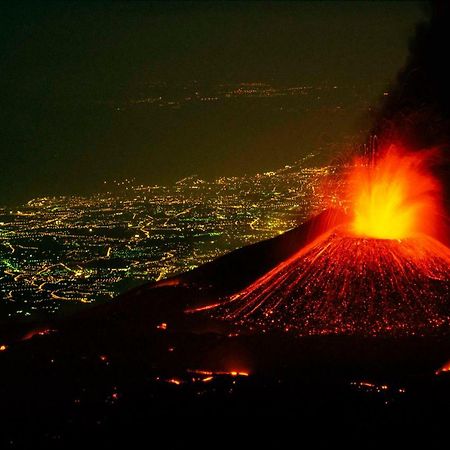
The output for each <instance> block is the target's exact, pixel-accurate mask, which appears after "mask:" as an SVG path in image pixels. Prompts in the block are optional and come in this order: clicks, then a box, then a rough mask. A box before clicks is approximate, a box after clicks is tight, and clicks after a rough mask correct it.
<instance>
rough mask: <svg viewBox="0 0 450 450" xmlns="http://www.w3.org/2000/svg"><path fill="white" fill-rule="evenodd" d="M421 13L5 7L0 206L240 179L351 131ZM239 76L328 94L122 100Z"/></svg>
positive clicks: (265, 7)
mask: <svg viewBox="0 0 450 450" xmlns="http://www.w3.org/2000/svg"><path fill="white" fill-rule="evenodd" d="M424 17H425V12H424V8H423V6H422V5H420V4H418V3H409V2H398V3H396V2H361V3H359V2H348V3H340V2H316V3H300V2H299V3H295V2H288V3H282V2H277V3H260V2H252V3H238V2H230V3H227V2H220V3H214V2H212V3H196V4H195V3H194V4H190V3H187V2H182V3H169V2H162V3H145V2H136V3H134V2H80V3H75V2H37V1H33V2H30V3H25V2H10V4H9V5H7V4H6V2H3V3H2V4H1V6H0V22H1V23H0V54H1V64H2V65H1V71H0V96H1V101H2V108H1V112H0V120H1V127H0V136H1V153H0V155H1V167H2V171H1V177H0V203H14V202H20V201H26V200H28V199H30V198H32V197H34V196H39V195H58V194H70V193H90V192H94V191H95V190H96V189H99V188H100V186H101V185H102V183H103V181H104V180H113V179H122V178H127V177H128V178H130V177H135V178H136V179H137V181H139V182H143V183H146V184H154V183H171V182H173V181H175V180H177V179H178V178H180V177H183V176H187V175H190V174H193V173H197V174H199V175H200V176H202V177H207V178H211V177H216V176H220V175H240V174H243V173H254V172H257V171H259V170H269V169H274V168H277V167H280V166H282V165H284V164H287V163H290V162H293V161H294V160H296V159H298V158H299V157H301V156H302V155H304V154H306V153H309V152H311V151H314V150H316V149H318V148H321V149H324V148H328V147H327V146H330V145H332V144H336V143H339V142H340V141H342V140H343V139H344V138H345V137H347V136H349V135H351V134H352V133H358V132H361V130H362V129H364V126H365V125H364V120H361V117H364V114H366V113H367V111H365V109H366V110H367V109H368V105H370V104H372V103H373V104H376V102H377V99H378V98H379V97H380V96H381V94H382V92H383V91H384V90H386V89H388V86H389V84H390V83H391V82H393V80H394V77H395V74H396V73H397V71H398V70H399V69H400V68H401V66H402V64H403V63H404V61H405V58H406V56H407V52H408V39H409V38H410V37H411V35H412V34H413V32H414V26H415V24H416V23H417V22H419V21H420V20H422V19H423V18H424ZM195 82H196V83H195ZM241 82H266V83H270V84H271V85H275V86H286V85H293V86H302V85H311V86H315V87H320V86H334V85H336V86H337V89H336V90H335V92H334V93H333V98H331V99H327V100H326V104H323V103H321V102H319V103H317V105H316V103H314V101H315V100H314V99H315V98H316V95H315V94H314V98H310V97H308V98H307V99H305V101H304V103H302V104H299V103H295V102H294V104H292V105H291V104H284V103H283V102H282V100H279V99H278V100H270V101H265V102H262V101H249V100H246V101H244V100H242V101H233V102H216V103H211V104H207V105H206V104H201V105H200V104H189V105H188V106H183V107H182V108H179V109H173V108H172V109H171V108H160V107H156V106H154V105H144V106H139V107H136V106H133V107H132V106H130V104H129V103H130V100H132V99H140V98H146V97H150V96H152V95H154V92H155V86H158V89H162V91H158V92H162V93H163V95H164V96H169V97H177V96H178V97H179V96H180V95H181V96H183V95H185V93H186V92H188V93H190V92H191V91H193V90H194V91H195V89H198V90H200V91H202V92H206V93H208V92H212V91H214V89H217V86H219V85H223V84H236V83H241ZM161 83H163V84H161ZM161 86H163V87H162V88H161ZM183 89H184V90H183ZM180 92H181V94H180ZM355 92H356V93H357V95H356V94H355ZM330 105H331V106H333V105H339V106H340V109H339V113H338V114H337V113H336V112H335V111H334V110H333V111H334V112H332V109H333V108H332V107H331V106H330ZM327 111H328V113H327ZM325 154H326V156H325ZM325 157H329V154H328V153H326V151H324V158H325Z"/></svg>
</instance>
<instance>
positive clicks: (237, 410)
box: [0, 216, 450, 449]
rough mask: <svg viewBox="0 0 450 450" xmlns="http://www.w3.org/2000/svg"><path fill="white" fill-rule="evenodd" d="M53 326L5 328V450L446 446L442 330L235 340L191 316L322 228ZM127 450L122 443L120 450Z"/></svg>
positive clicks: (223, 327)
mask: <svg viewBox="0 0 450 450" xmlns="http://www.w3.org/2000/svg"><path fill="white" fill-rule="evenodd" d="M328 219H329V218H328V217H326V216H322V217H319V218H318V219H316V220H314V221H313V222H310V223H308V224H306V225H303V226H301V227H299V228H297V229H295V230H293V231H291V232H288V233H286V234H285V235H283V236H280V237H278V238H275V239H273V240H270V241H265V242H262V243H260V244H257V245H254V246H250V247H247V248H245V249H241V250H238V251H236V252H233V253H232V254H230V255H227V256H225V257H223V258H220V259H219V260H217V261H215V262H213V263H210V264H207V265H205V266H203V267H201V268H199V269H197V270H195V271H193V272H190V273H187V274H185V275H183V276H180V277H178V278H175V279H172V280H168V281H165V282H161V283H158V284H153V285H147V286H143V287H141V288H138V289H135V290H133V291H130V292H129V293H128V294H126V295H124V296H122V297H119V298H118V299H117V300H116V301H114V302H112V303H109V304H107V305H103V306H99V307H97V308H94V309H90V310H86V311H84V312H82V313H79V314H77V315H75V316H73V317H70V318H68V319H65V320H61V321H59V322H55V323H48V324H39V325H35V326H34V327H32V328H31V329H29V330H25V329H15V330H6V331H4V332H3V342H4V344H3V345H4V347H2V348H3V350H2V351H1V352H0V417H1V422H0V423H1V426H0V429H1V439H2V441H1V442H2V446H1V448H22V447H37V448H51V447H54V446H55V447H65V448H67V447H69V446H72V445H74V444H83V445H88V444H98V445H102V446H103V447H111V446H118V445H119V444H120V445H122V446H124V445H129V446H130V448H133V447H134V446H133V445H131V443H132V442H133V441H134V440H135V439H137V438H138V437H140V438H143V439H144V443H143V444H140V445H139V448H141V447H148V448H153V447H156V448H168V449H171V448H188V446H192V445H195V446H197V447H211V446H213V445H218V444H222V445H227V446H230V447H231V446H232V447H237V448H241V447H247V448H255V447H257V446H260V447H262V448H287V447H289V448H291V447H292V446H296V447H299V448H334V447H336V445H341V444H345V445H347V446H350V445H351V446H356V447H358V448H380V446H391V445H392V444H394V443H395V442H397V443H398V444H399V447H400V448H405V446H406V444H417V443H419V442H421V443H422V442H423V445H426V448H441V447H442V448H444V447H446V446H447V441H448V436H447V429H448V419H449V418H450V371H449V372H446V371H445V370H439V369H441V368H442V367H444V366H445V364H446V363H447V362H448V360H449V359H450V339H449V338H448V337H447V336H445V335H438V336H427V337H420V336H412V337H404V338H388V337H384V338H382V337H379V338H373V337H372V338H371V337H358V336H309V337H297V336H296V335H293V334H290V333H277V332H271V333H268V332H267V333H252V332H239V333H236V332H235V330H232V329H231V328H229V327H228V325H227V324H226V323H224V322H223V321H215V320H212V319H208V317H207V316H206V315H202V314H199V315H196V314H186V313H185V312H184V311H185V310H186V309H189V308H193V307H195V308H198V307H200V306H202V305H207V304H209V303H211V302H212V301H214V299H216V298H220V297H222V296H224V295H229V294H230V293H233V292H236V291H237V290H238V289H241V288H242V287H244V286H246V285H247V284H248V283H249V282H251V281H254V280H255V279H256V278H257V277H259V276H260V275H261V274H263V273H265V272H266V271H267V270H268V269H270V268H272V267H274V266H275V265H276V264H277V263H279V262H280V261H282V260H284V259H285V258H287V257H289V256H290V255H292V254H293V253H294V252H295V251H296V250H297V249H298V248H300V247H302V246H303V245H304V244H305V243H307V242H308V241H309V240H310V239H312V238H314V237H315V235H317V233H319V232H320V228H321V227H320V226H318V222H319V223H322V224H324V223H325V222H326V221H327V220H328ZM127 448H128V447H127Z"/></svg>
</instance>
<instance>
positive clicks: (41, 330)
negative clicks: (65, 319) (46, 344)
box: [22, 328, 56, 341]
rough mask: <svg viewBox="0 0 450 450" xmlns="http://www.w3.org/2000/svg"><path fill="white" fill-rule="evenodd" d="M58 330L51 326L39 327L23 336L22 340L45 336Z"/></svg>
mask: <svg viewBox="0 0 450 450" xmlns="http://www.w3.org/2000/svg"><path fill="white" fill-rule="evenodd" d="M54 331H56V330H53V329H51V328H38V329H36V330H31V331H29V332H28V333H27V334H26V335H25V336H24V337H23V338H22V341H27V340H28V339H32V338H33V337H35V336H45V335H47V334H50V333H53V332H54Z"/></svg>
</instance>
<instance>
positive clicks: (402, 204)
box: [348, 146, 443, 239]
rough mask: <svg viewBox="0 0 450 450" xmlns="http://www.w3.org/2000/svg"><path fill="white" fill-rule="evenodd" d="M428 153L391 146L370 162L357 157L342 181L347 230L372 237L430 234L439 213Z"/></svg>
mask: <svg viewBox="0 0 450 450" xmlns="http://www.w3.org/2000/svg"><path fill="white" fill-rule="evenodd" d="M434 155H435V152H433V151H424V152H417V153H410V154H408V153H405V152H404V151H401V150H400V149H399V147H396V146H391V147H390V148H388V149H387V150H386V151H385V153H384V154H383V155H382V157H381V158H380V159H379V160H378V161H377V162H376V163H375V164H371V165H369V164H365V161H364V160H363V159H357V160H356V161H355V164H354V166H353V169H352V171H351V172H350V176H349V180H348V197H349V201H350V205H351V210H352V213H353V216H354V218H353V224H352V231H353V232H354V233H355V234H356V235H358V236H366V237H370V238H377V239H405V238H409V237H411V236H413V235H416V234H417V233H424V234H428V235H435V234H436V233H437V228H438V227H437V225H438V221H439V219H440V218H442V217H443V214H442V208H441V206H440V204H441V200H440V197H441V188H440V184H439V183H438V181H437V180H436V179H435V178H434V177H433V176H432V175H431V173H430V171H429V164H430V161H432V159H433V156H434Z"/></svg>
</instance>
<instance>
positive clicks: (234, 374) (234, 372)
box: [188, 369, 250, 381]
mask: <svg viewBox="0 0 450 450" xmlns="http://www.w3.org/2000/svg"><path fill="white" fill-rule="evenodd" d="M188 372H190V373H195V374H198V375H208V377H210V376H213V375H231V376H232V377H237V376H239V377H248V376H249V375H250V374H249V372H241V371H238V370H232V371H230V372H226V371H211V370H200V369H188ZM203 381H209V380H206V379H204V380H203Z"/></svg>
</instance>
